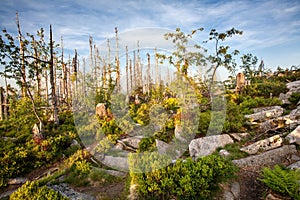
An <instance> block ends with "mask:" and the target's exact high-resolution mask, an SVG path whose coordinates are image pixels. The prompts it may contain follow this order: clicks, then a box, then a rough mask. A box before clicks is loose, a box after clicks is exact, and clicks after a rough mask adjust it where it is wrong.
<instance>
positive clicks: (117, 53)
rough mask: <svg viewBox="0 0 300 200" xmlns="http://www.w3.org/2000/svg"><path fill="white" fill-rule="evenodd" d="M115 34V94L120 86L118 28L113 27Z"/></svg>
mask: <svg viewBox="0 0 300 200" xmlns="http://www.w3.org/2000/svg"><path fill="white" fill-rule="evenodd" d="M115 33H116V59H115V60H116V73H117V74H116V89H117V93H119V92H120V90H121V85H120V76H121V75H120V63H119V44H118V28H117V27H115Z"/></svg>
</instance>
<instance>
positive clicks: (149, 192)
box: [129, 154, 236, 199]
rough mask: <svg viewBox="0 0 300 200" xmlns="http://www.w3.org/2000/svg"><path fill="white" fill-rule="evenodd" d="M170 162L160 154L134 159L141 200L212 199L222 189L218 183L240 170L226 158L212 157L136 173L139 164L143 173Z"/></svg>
mask: <svg viewBox="0 0 300 200" xmlns="http://www.w3.org/2000/svg"><path fill="white" fill-rule="evenodd" d="M155 158H157V159H155ZM167 161H168V159H167V158H165V159H162V158H161V156H159V155H157V156H156V157H155V156H153V155H152V156H149V155H148V154H145V155H144V156H143V157H140V158H139V160H138V161H137V159H136V158H134V157H133V158H132V157H130V159H129V165H130V166H131V167H133V168H131V172H130V176H131V184H136V185H137V192H138V194H139V197H140V199H209V198H211V197H212V194H213V193H214V192H215V191H216V190H217V189H218V184H219V183H221V182H224V181H226V180H228V179H229V178H231V177H233V175H234V172H235V170H236V168H235V167H234V166H233V165H232V163H230V162H228V161H226V160H225V159H223V158H222V157H220V156H217V155H210V156H206V157H203V158H199V159H198V160H197V161H193V160H192V159H190V158H188V159H187V160H185V161H182V160H178V161H176V162H175V163H174V164H171V165H169V166H166V167H162V168H160V169H157V170H153V171H150V172H145V173H136V172H138V170H137V169H136V168H137V166H138V165H139V163H140V168H141V170H146V171H147V170H150V169H151V167H154V168H153V169H155V166H163V165H164V164H165V163H164V162H167ZM137 162H139V163H137ZM133 170H137V171H133ZM140 172H141V171H140Z"/></svg>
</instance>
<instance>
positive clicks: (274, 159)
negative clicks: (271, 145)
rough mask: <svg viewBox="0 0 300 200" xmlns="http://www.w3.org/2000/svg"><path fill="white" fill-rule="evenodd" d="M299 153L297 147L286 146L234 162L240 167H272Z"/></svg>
mask: <svg viewBox="0 0 300 200" xmlns="http://www.w3.org/2000/svg"><path fill="white" fill-rule="evenodd" d="M295 153H297V150H296V146H295V145H285V146H282V147H280V148H277V149H273V150H270V151H266V152H264V153H261V154H258V155H254V156H249V157H246V158H242V159H239V160H233V161H232V162H233V163H234V164H236V165H237V166H238V167H254V168H259V169H261V168H262V167H270V166H274V165H276V164H279V163H282V161H284V160H285V159H286V157H287V156H289V155H291V154H295Z"/></svg>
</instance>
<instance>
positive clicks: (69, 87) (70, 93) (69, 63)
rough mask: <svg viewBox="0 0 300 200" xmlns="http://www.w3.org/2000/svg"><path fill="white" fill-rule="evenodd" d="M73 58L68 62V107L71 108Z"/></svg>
mask: <svg viewBox="0 0 300 200" xmlns="http://www.w3.org/2000/svg"><path fill="white" fill-rule="evenodd" d="M70 65H71V58H70V55H69V60H68V66H69V67H67V68H66V70H67V79H68V95H67V96H68V97H69V99H68V106H69V108H70V107H71V106H72V84H71V66H70Z"/></svg>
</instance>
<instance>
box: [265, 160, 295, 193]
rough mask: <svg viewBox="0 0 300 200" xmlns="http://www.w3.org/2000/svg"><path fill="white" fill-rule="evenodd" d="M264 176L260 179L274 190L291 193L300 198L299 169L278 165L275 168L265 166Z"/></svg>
mask: <svg viewBox="0 0 300 200" xmlns="http://www.w3.org/2000/svg"><path fill="white" fill-rule="evenodd" d="M262 176H263V178H262V179H260V180H261V181H262V182H264V183H265V184H266V185H267V186H268V187H269V188H271V189H272V190H274V191H277V192H280V193H282V194H284V195H289V196H290V197H292V198H293V199H300V193H299V187H300V184H299V181H300V172H299V171H298V170H297V171H294V170H290V169H286V168H284V167H281V166H279V165H276V166H275V167H274V169H273V170H272V169H270V168H264V169H263V171H262Z"/></svg>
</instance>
